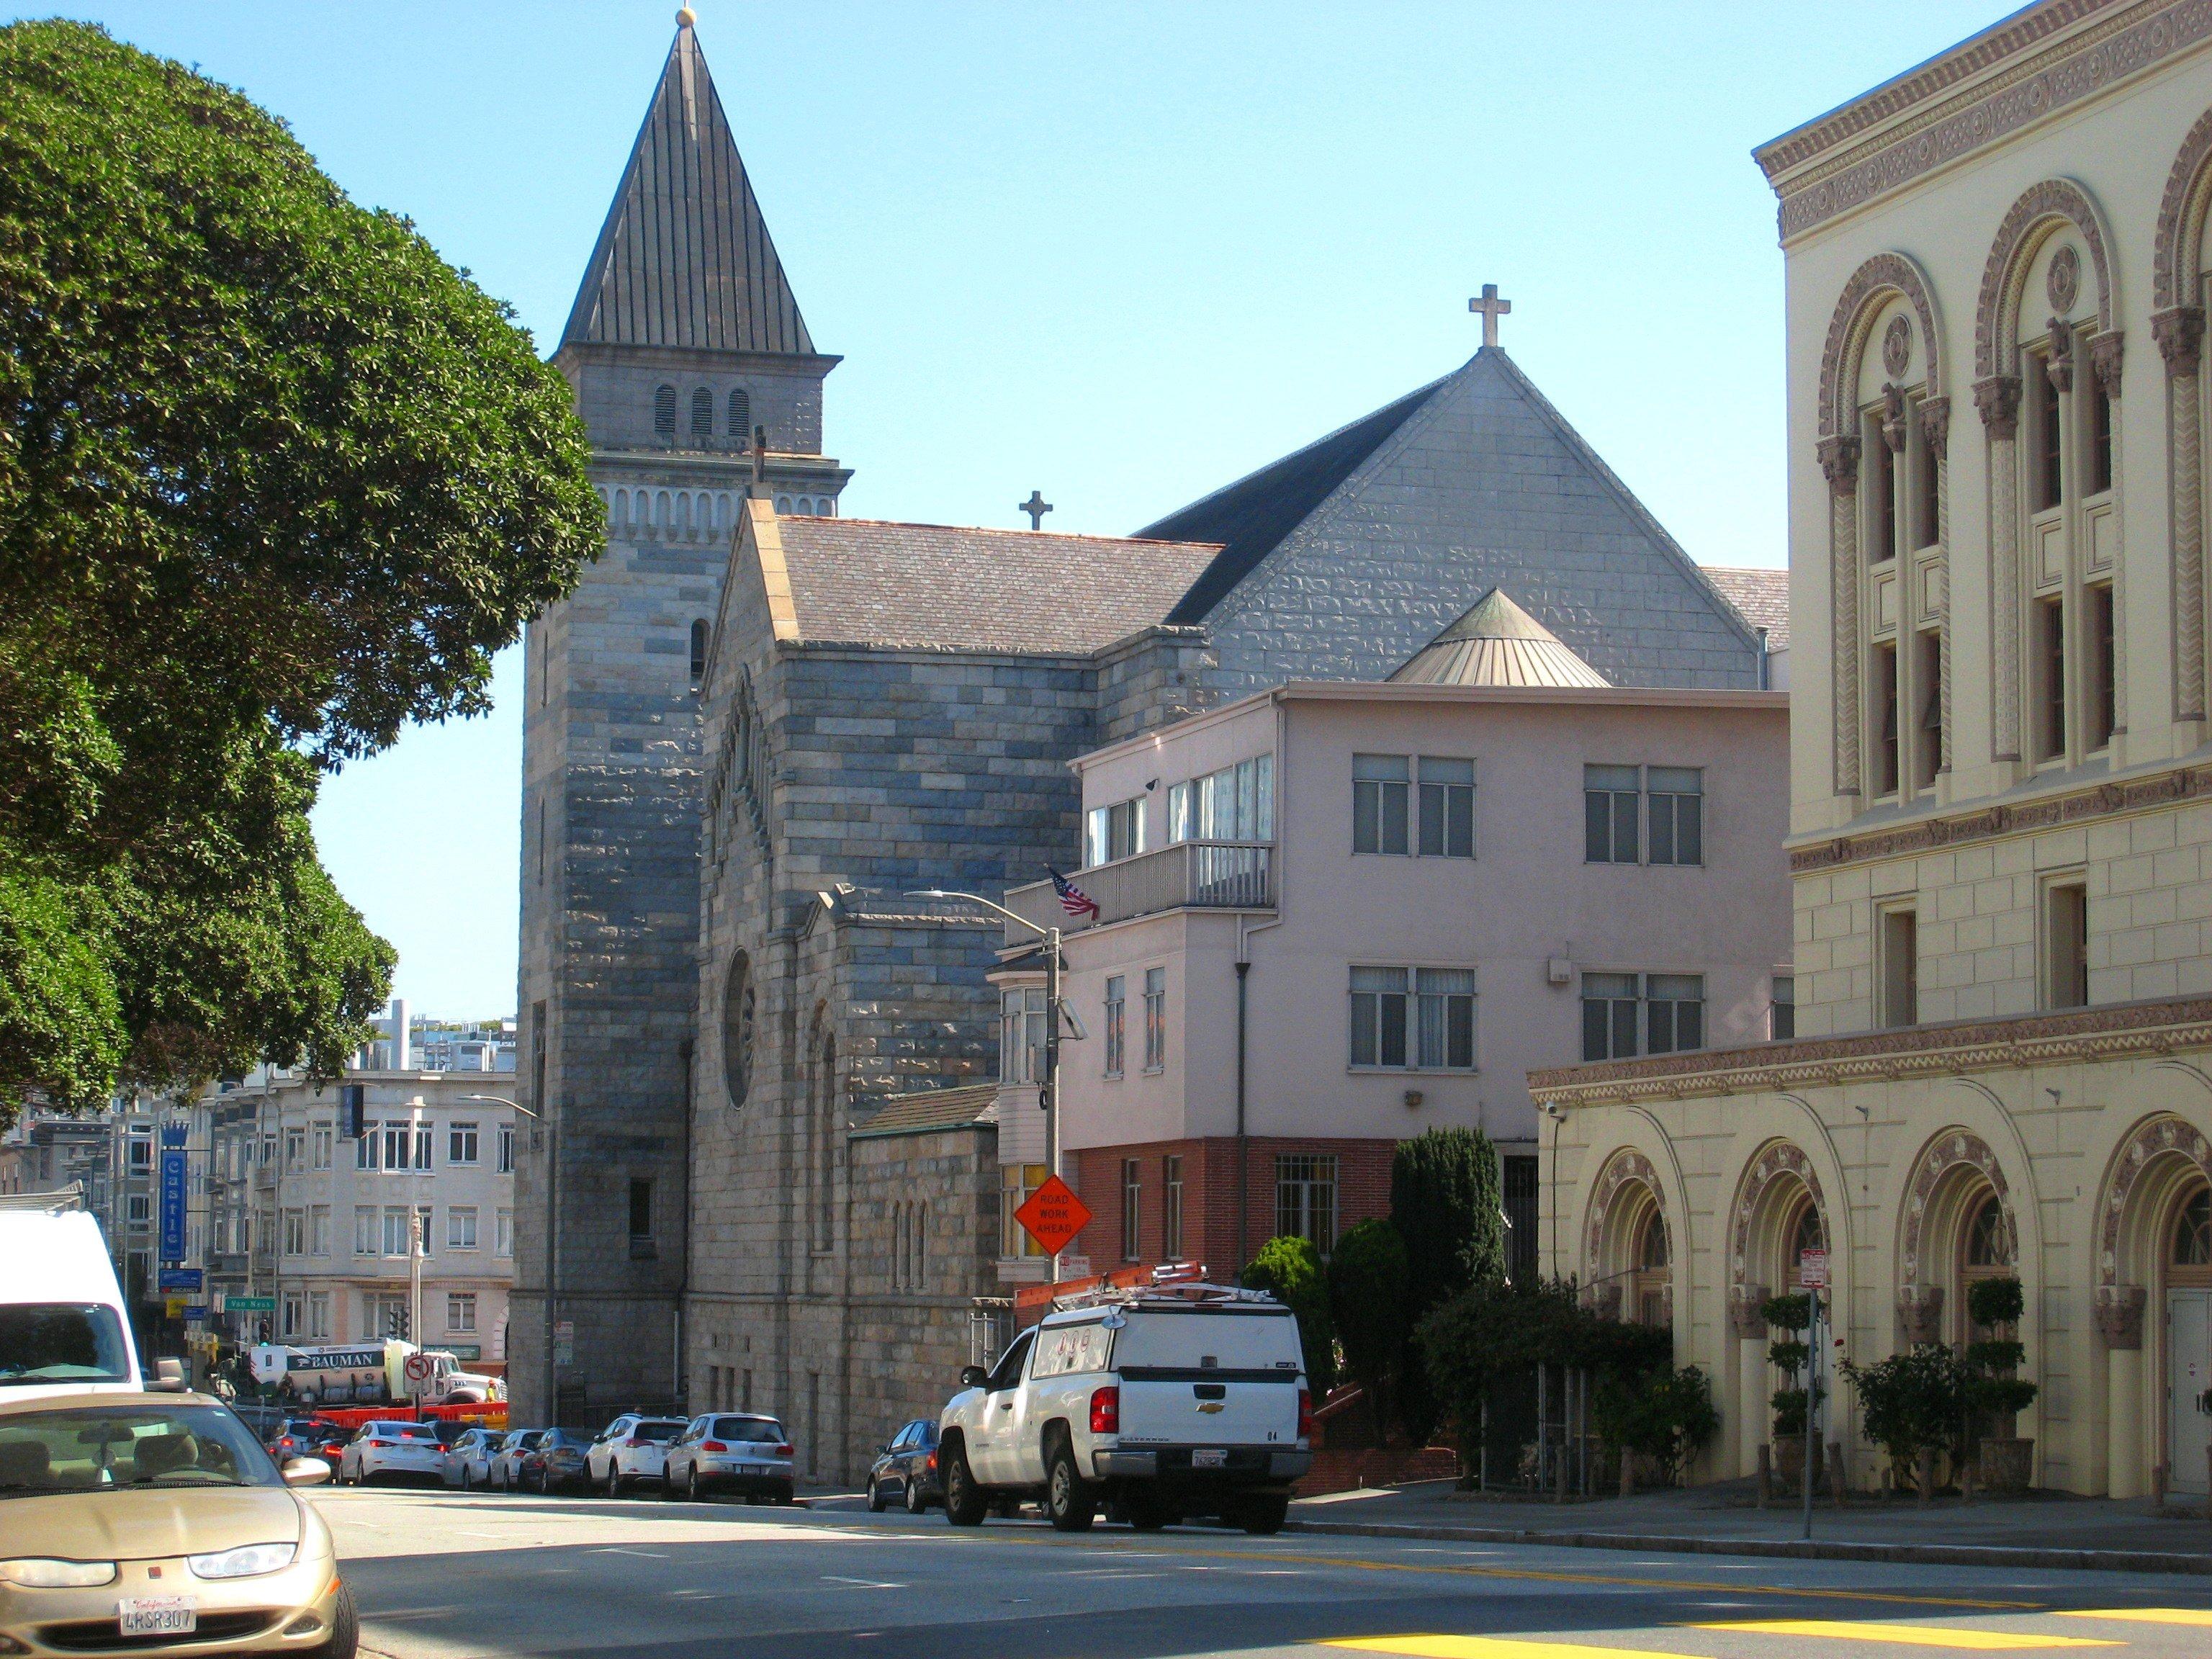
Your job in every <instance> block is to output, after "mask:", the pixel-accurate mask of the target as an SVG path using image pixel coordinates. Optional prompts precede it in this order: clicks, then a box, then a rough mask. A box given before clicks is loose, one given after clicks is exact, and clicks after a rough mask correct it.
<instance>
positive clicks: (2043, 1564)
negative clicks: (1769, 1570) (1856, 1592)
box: [1283, 1520, 2212, 1577]
mask: <svg viewBox="0 0 2212 1659" xmlns="http://www.w3.org/2000/svg"><path fill="white" fill-rule="evenodd" d="M1283 1530H1284V1531H1285V1532H1303V1533H1311V1534H1316V1535H1321V1536H1331V1537H1338V1538H1427V1539H1437V1540H1442V1541H1447V1542H1453V1541H1457V1542H1464V1543H1470V1544H1533V1545H1537V1546H1540V1547H1549V1548H1553V1549H1577V1550H1640V1551H1643V1552H1644V1553H1666V1554H1675V1555H1760V1556H1774V1557H1781V1558H1785V1559H1794V1560H1801V1561H1891V1562H1906V1563H1911V1564H1914V1565H1921V1566H1936V1567H2038V1568H2057V1569H2059V1570H2062V1571H2075V1572H2082V1571H2087V1572H2170V1573H2188V1574H2192V1575H2196V1576H2198V1577H2212V1555H2183V1554H2179V1553H2172V1552H2166V1551H2160V1550H2065V1549H2028V1548H2016V1547H2011V1546H2008V1545H2002V1544H1864V1543H1851V1542H1847V1541H1843V1540H1835V1541H1826V1540H1822V1539H1818V1538H1815V1539H1809V1540H1808V1539H1802V1538H1691V1537H1683V1536H1680V1535H1675V1534H1658V1535H1656V1536H1653V1535H1646V1534H1641V1533H1632V1532H1544V1531H1541V1530H1539V1529H1537V1528H1530V1527H1449V1526H1442V1525H1435V1526H1428V1525H1422V1524H1419V1523H1418V1522H1387V1521H1306V1520H1291V1521H1285V1522H1284V1523H1283Z"/></svg>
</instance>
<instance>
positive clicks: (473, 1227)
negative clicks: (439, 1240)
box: [446, 1204, 477, 1250]
mask: <svg viewBox="0 0 2212 1659" xmlns="http://www.w3.org/2000/svg"><path fill="white" fill-rule="evenodd" d="M446 1248H447V1249H449V1250H473V1249H476V1248H477V1206H475V1205H473V1204H455V1205H453V1206H449V1207H448V1208H447V1211H446Z"/></svg>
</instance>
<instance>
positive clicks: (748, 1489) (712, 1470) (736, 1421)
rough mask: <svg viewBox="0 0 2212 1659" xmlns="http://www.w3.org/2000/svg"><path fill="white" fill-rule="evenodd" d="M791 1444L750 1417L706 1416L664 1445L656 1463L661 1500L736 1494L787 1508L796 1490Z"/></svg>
mask: <svg viewBox="0 0 2212 1659" xmlns="http://www.w3.org/2000/svg"><path fill="white" fill-rule="evenodd" d="M792 1455H793V1454H792V1445H791V1442H790V1440H789V1438H788V1437H787V1436H786V1435H785V1434H784V1431H783V1425H782V1424H781V1423H779V1422H777V1421H776V1420H775V1419H774V1418H773V1417H761V1416H757V1415H756V1414H754V1413H750V1412H709V1413H708V1414H707V1415H705V1416H704V1417H695V1418H693V1419H691V1420H690V1422H689V1423H688V1424H686V1425H684V1432H683V1433H681V1434H679V1435H678V1436H677V1437H676V1438H675V1439H673V1440H671V1441H670V1442H669V1443H668V1455H667V1457H666V1459H665V1461H664V1462H662V1464H661V1469H660V1495H661V1496H662V1497H664V1498H672V1497H674V1496H675V1495H676V1494H677V1493H678V1492H682V1493H684V1495H685V1496H686V1497H688V1498H693V1499H695V1500H696V1499H698V1498H704V1497H705V1496H706V1495H707V1494H708V1492H743V1493H744V1495H745V1498H746V1501H747V1502H749V1503H754V1504H764V1503H769V1502H774V1503H778V1504H788V1503H790V1502H791V1501H792V1500H793V1496H794V1495H795V1492H796V1486H795V1485H794V1482H793V1475H792V1463H791V1460H792Z"/></svg>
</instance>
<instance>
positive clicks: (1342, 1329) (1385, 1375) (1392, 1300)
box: [1328, 1218, 1412, 1430]
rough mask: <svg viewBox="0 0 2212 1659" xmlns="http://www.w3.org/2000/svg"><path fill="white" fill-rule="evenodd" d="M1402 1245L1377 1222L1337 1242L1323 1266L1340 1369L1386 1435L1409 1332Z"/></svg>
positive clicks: (1364, 1224)
mask: <svg viewBox="0 0 2212 1659" xmlns="http://www.w3.org/2000/svg"><path fill="white" fill-rule="evenodd" d="M1411 1280H1412V1273H1411V1272H1410V1270H1409V1268H1408V1266H1407V1260H1406V1242H1405V1240H1403V1239H1402V1238H1401V1237H1398V1230H1397V1228H1396V1227H1395V1226H1393V1225H1391V1224H1390V1223H1389V1222H1388V1221H1385V1220H1382V1219H1380V1218H1377V1219H1375V1220H1372V1221H1363V1222H1361V1223H1360V1224H1359V1225H1358V1226H1356V1227H1354V1228H1352V1231H1349V1232H1347V1233H1346V1234H1345V1235H1344V1237H1341V1238H1340V1239H1338V1240H1337V1241H1336V1249H1334V1251H1332V1252H1331V1253H1330V1255H1329V1261H1328V1308H1329V1316H1330V1319H1331V1321H1332V1322H1333V1323H1334V1326H1335V1329H1336V1336H1337V1340H1338V1341H1339V1342H1340V1343H1341V1344H1342V1345H1343V1347H1344V1369H1345V1370H1346V1371H1347V1372H1348V1373H1349V1374H1350V1375H1351V1376H1352V1380H1353V1381H1354V1382H1356V1383H1358V1384H1359V1385H1360V1387H1362V1388H1363V1389H1366V1391H1367V1398H1368V1401H1370V1404H1371V1405H1372V1406H1373V1407H1374V1410H1375V1425H1376V1428H1377V1429H1378V1430H1387V1429H1388V1428H1389V1424H1390V1422H1391V1420H1392V1419H1391V1409H1392V1407H1393V1406H1394V1404H1395V1401H1396V1399H1397V1393H1398V1383H1399V1381H1400V1378H1401V1375H1402V1373H1401V1369H1400V1368H1401V1364H1403V1362H1404V1359H1405V1356H1406V1343H1407V1336H1408V1334H1409V1333H1410V1330H1411V1321H1410V1319H1409V1318H1408V1313H1409V1303H1408V1301H1407V1287H1408V1285H1409V1284H1410V1283H1411Z"/></svg>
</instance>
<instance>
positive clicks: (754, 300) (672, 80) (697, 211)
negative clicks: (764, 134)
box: [561, 15, 814, 355]
mask: <svg viewBox="0 0 2212 1659" xmlns="http://www.w3.org/2000/svg"><path fill="white" fill-rule="evenodd" d="M561 339H562V344H564V345H565V344H568V343H571V342H586V343H595V344H605V345H631V346H681V347H689V348H691V349H705V350H713V351H769V352H793V353H803V354H807V355H811V354H812V353H813V350H814V342H813V340H812V338H811V337H810V336H809V335H808V334H807V332H806V323H805V319H803V318H801V317H800V316H799V301H797V300H795V299H794V298H793V297H792V292H791V284H790V283H789V281H788V280H787V278H786V277H785V276H784V274H783V264H782V261H781V260H780V259H778V258H776V253H775V243H774V242H772V241H771V240H769V234H768V226H767V224H766V223H765V222H763V219H762V218H761V211H760V204H759V203H758V202H757V201H756V200H754V198H753V187H752V183H751V181H750V179H747V178H746V177H745V164H744V161H742V160H741V159H740V158H739V157H738V146H737V141H736V139H734V138H733V137H732V136H731V134H730V124H729V122H728V121H727V120H726V118H724V116H723V113H722V100H721V99H720V97H719V96H718V95H716V94H715V91H714V78H713V77H712V76H709V75H708V73H707V58H706V55H705V54H704V53H703V52H701V51H700V50H699V42H698V38H697V36H696V34H695V33H693V32H692V28H691V25H690V21H688V15H687V16H686V18H685V20H684V21H679V23H678V27H677V30H676V40H675V41H674V43H673V44H672V45H671V46H670V47H669V48H668V61H667V63H666V64H664V65H663V66H662V68H661V71H660V83H659V85H658V86H657V87H655V88H653V102H652V105H651V106H649V107H648V108H647V111H646V113H645V125H643V126H641V127H640V128H639V129H638V134H637V143H635V144H634V145H633V146H632V147H631V149H630V153H629V166H628V167H625V168H623V178H622V185H621V187H620V188H618V189H617V191H615V199H614V205H613V206H612V207H611V208H610V209H608V210H607V218H606V223H605V225H603V226H602V227H601V228H600V230H599V245H598V246H596V247H594V248H593V249H592V260H591V264H588V265H587V266H586V267H585V270H584V282H583V286H582V287H581V288H580V289H578V290H577V292H576V303H575V306H574V308H573V309H571V310H570V312H569V313H568V326H567V327H566V328H565V329H563V330H562V334H561Z"/></svg>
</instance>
